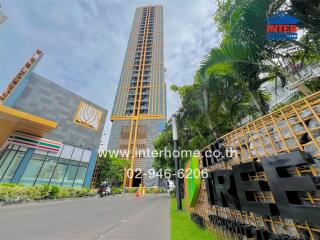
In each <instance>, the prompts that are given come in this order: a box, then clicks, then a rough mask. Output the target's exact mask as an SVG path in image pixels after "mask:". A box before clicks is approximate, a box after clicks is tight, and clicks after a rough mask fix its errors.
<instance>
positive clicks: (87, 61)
mask: <svg viewBox="0 0 320 240" xmlns="http://www.w3.org/2000/svg"><path fill="white" fill-rule="evenodd" d="M1 3H2V11H4V12H5V14H6V15H7V17H8V19H7V21H6V22H5V23H4V24H2V25H0V91H2V90H3V89H4V88H5V86H6V85H7V83H8V82H9V81H10V80H11V79H12V77H13V76H14V75H15V73H16V72H17V71H18V70H19V69H20V68H21V66H22V65H23V64H24V63H25V62H26V60H27V59H28V58H29V57H30V56H31V55H32V53H33V52H34V51H35V49H36V48H40V49H41V50H42V51H43V52H44V56H43V58H42V59H41V61H40V63H39V64H38V66H37V68H36V72H37V73H39V74H41V75H42V76H44V77H46V78H48V79H50V80H52V81H54V82H56V83H58V84H59V85H62V86H64V87H65V88H67V89H69V90H71V91H73V92H75V93H77V94H79V95H81V96H83V97H85V98H87V99H89V100H90V101H92V102H94V103H96V104H98V105H100V106H101V107H104V108H106V109H108V110H109V111H111V110H112V107H113V101H114V97H115V93H116V88H117V84H118V81H119V77H120V71H121V67H122V63H123V59H124V55H125V51H126V46H127V41H128V39H129V33H130V29H131V24H132V21H133V16H134V12H135V8H136V7H138V6H143V5H150V4H160V5H163V6H164V35H165V38H164V39H165V43H164V44H165V45H164V46H165V67H166V82H167V106H168V117H169V116H171V114H172V113H173V112H175V111H176V110H177V109H178V108H179V104H180V103H179V97H178V96H177V95H176V94H175V93H173V92H172V91H171V90H170V85H172V84H176V85H183V84H191V83H192V81H193V76H194V73H195V70H196V68H197V65H198V63H199V61H200V60H201V58H202V57H203V56H204V54H205V53H206V52H207V51H208V50H209V49H210V48H212V47H214V46H216V45H217V44H218V43H219V41H220V36H219V34H218V33H217V32H216V30H215V26H214V23H213V20H212V15H213V13H214V11H215V3H214V1H213V0H162V1H143V0H98V1H93V0H86V1H78V0H68V1H65V0H2V1H1ZM109 117H110V115H109V116H108V119H107V123H106V127H105V132H106V133H107V135H106V136H105V137H104V139H103V141H104V142H107V139H108V135H109V132H110V129H111V123H110V120H109Z"/></svg>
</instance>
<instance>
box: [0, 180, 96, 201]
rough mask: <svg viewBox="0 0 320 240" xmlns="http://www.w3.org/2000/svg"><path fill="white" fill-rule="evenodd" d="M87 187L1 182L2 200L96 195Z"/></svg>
mask: <svg viewBox="0 0 320 240" xmlns="http://www.w3.org/2000/svg"><path fill="white" fill-rule="evenodd" d="M95 194H96V192H95V191H93V192H91V191H89V189H87V188H64V187H58V186H50V185H38V186H23V185H21V184H12V183H4V184H0V202H21V201H32V200H40V199H59V198H74V197H84V196H89V195H95Z"/></svg>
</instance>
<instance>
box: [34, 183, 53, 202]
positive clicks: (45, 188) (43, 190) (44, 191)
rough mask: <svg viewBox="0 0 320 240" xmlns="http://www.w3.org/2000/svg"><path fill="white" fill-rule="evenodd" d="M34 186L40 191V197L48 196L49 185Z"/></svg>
mask: <svg viewBox="0 0 320 240" xmlns="http://www.w3.org/2000/svg"><path fill="white" fill-rule="evenodd" d="M35 188H36V189H37V190H38V191H39V192H40V195H41V199H46V198H49V196H50V192H51V186H50V185H38V186H35Z"/></svg>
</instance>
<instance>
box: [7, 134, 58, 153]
mask: <svg viewBox="0 0 320 240" xmlns="http://www.w3.org/2000/svg"><path fill="white" fill-rule="evenodd" d="M7 144H13V145H18V146H23V147H27V148H34V149H38V150H42V151H48V152H53V153H58V152H59V151H60V149H61V147H62V143H60V142H57V141H52V140H49V139H45V138H40V137H36V136H31V135H29V134H25V133H20V132H19V133H14V134H11V135H10V137H9V138H8V140H7Z"/></svg>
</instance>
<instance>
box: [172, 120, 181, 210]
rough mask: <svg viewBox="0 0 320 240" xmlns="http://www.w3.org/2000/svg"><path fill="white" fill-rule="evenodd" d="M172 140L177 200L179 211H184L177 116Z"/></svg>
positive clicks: (174, 121) (173, 122)
mask: <svg viewBox="0 0 320 240" xmlns="http://www.w3.org/2000/svg"><path fill="white" fill-rule="evenodd" d="M172 138H173V160H174V166H175V174H176V198H177V210H182V203H181V192H180V179H179V174H178V171H179V158H178V155H177V151H178V130H177V118H176V115H175V114H173V115H172Z"/></svg>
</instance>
